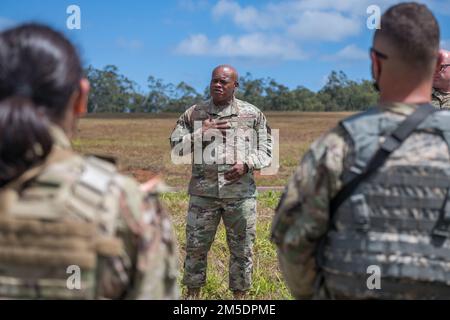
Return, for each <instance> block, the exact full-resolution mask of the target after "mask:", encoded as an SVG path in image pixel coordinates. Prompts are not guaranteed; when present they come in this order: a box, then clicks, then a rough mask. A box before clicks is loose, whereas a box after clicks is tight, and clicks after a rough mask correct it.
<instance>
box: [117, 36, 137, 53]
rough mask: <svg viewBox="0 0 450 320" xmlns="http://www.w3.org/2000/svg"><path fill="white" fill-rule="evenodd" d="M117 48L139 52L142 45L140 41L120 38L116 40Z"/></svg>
mask: <svg viewBox="0 0 450 320" xmlns="http://www.w3.org/2000/svg"><path fill="white" fill-rule="evenodd" d="M116 45H117V47H119V48H121V49H127V50H133V51H136V50H140V49H142V48H143V47H144V43H143V42H142V41H140V40H136V39H126V38H123V37H120V38H118V39H117V40H116Z"/></svg>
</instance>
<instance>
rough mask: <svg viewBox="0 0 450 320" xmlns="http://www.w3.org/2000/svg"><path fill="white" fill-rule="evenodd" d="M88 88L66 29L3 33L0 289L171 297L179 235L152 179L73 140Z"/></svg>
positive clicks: (44, 294)
mask: <svg viewBox="0 0 450 320" xmlns="http://www.w3.org/2000/svg"><path fill="white" fill-rule="evenodd" d="M88 93H89V82H88V80H87V79H86V78H84V76H83V70H82V66H81V63H80V59H79V56H78V54H77V52H76V50H75V48H74V47H73V45H72V44H71V43H70V42H69V41H68V40H67V39H66V38H65V37H64V36H63V35H62V34H60V33H58V32H56V31H54V30H52V29H51V28H49V27H46V26H42V25H37V24H28V25H22V26H19V27H16V28H13V29H10V30H6V31H4V32H2V33H0V298H26V299H34V298H36V299H99V298H110V299H120V298H128V299H175V298H177V297H178V289H177V286H176V273H177V263H176V253H175V252H176V247H175V242H174V241H175V240H174V236H173V231H172V228H171V223H170V221H169V219H168V217H167V215H166V213H165V212H164V209H163V208H162V206H161V204H160V202H159V200H158V196H157V193H156V191H155V189H154V185H155V184H153V183H150V184H147V185H146V187H142V186H141V187H140V186H139V185H138V184H137V182H136V181H134V180H133V179H130V178H128V177H125V176H123V175H120V174H119V173H118V172H117V170H116V168H115V166H114V165H112V164H111V163H108V162H106V161H103V160H100V159H98V158H95V157H83V156H81V155H78V154H77V153H76V152H74V151H73V150H72V149H71V145H70V140H69V137H70V136H71V135H72V132H73V131H74V129H75V128H76V121H77V119H78V118H79V117H80V116H81V115H83V114H84V113H85V112H86V106H87V99H88ZM68 273H69V274H68Z"/></svg>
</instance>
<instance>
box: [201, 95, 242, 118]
mask: <svg viewBox="0 0 450 320" xmlns="http://www.w3.org/2000/svg"><path fill="white" fill-rule="evenodd" d="M238 112H239V108H238V103H237V99H236V98H235V97H233V100H231V102H230V104H228V105H227V106H225V107H218V106H216V105H215V104H214V102H213V99H212V98H211V99H210V100H209V106H208V114H210V115H212V116H218V117H219V118H224V117H229V116H233V115H234V116H237V115H238Z"/></svg>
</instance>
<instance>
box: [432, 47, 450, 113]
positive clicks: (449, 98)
mask: <svg viewBox="0 0 450 320" xmlns="http://www.w3.org/2000/svg"><path fill="white" fill-rule="evenodd" d="M439 59H440V63H439V64H438V67H437V69H436V73H435V75H434V79H433V94H432V104H433V105H434V106H435V107H437V108H439V109H450V52H449V51H446V50H441V51H440V54H439Z"/></svg>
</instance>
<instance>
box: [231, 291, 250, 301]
mask: <svg viewBox="0 0 450 320" xmlns="http://www.w3.org/2000/svg"><path fill="white" fill-rule="evenodd" d="M233 297H234V300H245V298H247V291H241V290H234V291H233Z"/></svg>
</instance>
